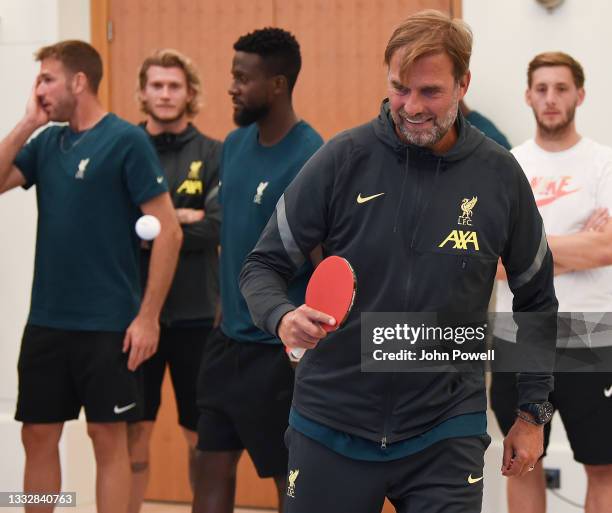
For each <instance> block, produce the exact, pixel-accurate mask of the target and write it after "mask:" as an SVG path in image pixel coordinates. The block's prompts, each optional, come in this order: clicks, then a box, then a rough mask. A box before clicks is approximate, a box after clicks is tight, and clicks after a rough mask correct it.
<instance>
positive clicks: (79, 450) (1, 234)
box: [0, 0, 93, 503]
mask: <svg viewBox="0 0 612 513" xmlns="http://www.w3.org/2000/svg"><path fill="white" fill-rule="evenodd" d="M60 39H83V40H86V41H88V40H89V39H90V34H89V0H0V63H1V65H2V80H0V98H2V116H0V138H3V137H4V136H5V135H6V134H7V133H8V132H9V131H10V130H11V129H12V128H13V126H14V125H15V124H16V123H17V121H18V120H19V119H20V118H21V116H22V115H23V112H24V108H25V104H26V100H27V98H28V95H29V94H30V91H31V88H32V84H33V81H34V77H35V76H36V72H37V69H38V65H37V63H35V62H34V58H33V53H34V52H35V51H36V50H37V49H38V48H40V47H41V46H44V45H47V44H51V43H54V42H56V41H58V40H60ZM35 231H36V198H35V192H34V190H33V189H31V190H30V191H28V192H24V191H23V190H21V189H19V190H14V191H11V192H9V193H7V194H5V195H3V196H2V197H0V240H1V241H2V246H1V247H2V251H0V320H1V322H0V354H1V358H0V434H1V436H0V451H1V453H2V454H3V458H2V462H1V463H0V490H7V491H8V490H13V491H18V490H21V489H22V480H23V479H22V469H23V450H22V448H21V443H20V438H19V428H20V425H19V424H18V423H17V422H15V421H14V420H12V416H13V414H14V408H15V400H16V397H17V369H16V367H17V357H18V354H19V344H20V339H21V332H22V330H23V326H24V324H25V321H26V318H27V313H28V307H29V301H30V287H31V283H32V268H33V261H34V240H35ZM83 424H84V423H83V422H82V421H81V422H77V423H71V424H70V425H68V426H67V428H66V429H65V431H64V436H63V439H62V444H61V458H62V461H63V462H64V463H65V465H64V467H65V471H64V487H65V488H64V489H66V490H72V491H74V490H77V491H78V498H77V500H78V501H79V502H80V503H84V502H90V501H91V500H92V498H93V487H92V484H93V480H92V476H93V468H92V454H91V449H89V447H88V446H89V442H88V440H87V438H86V434H85V430H84V425H83ZM67 463H70V465H68V464H67Z"/></svg>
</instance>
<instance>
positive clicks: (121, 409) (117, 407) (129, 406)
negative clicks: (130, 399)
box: [113, 403, 136, 415]
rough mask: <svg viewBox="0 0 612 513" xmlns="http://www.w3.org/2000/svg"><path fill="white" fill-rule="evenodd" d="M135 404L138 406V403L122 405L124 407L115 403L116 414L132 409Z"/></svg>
mask: <svg viewBox="0 0 612 513" xmlns="http://www.w3.org/2000/svg"><path fill="white" fill-rule="evenodd" d="M134 406H136V403H130V404H128V405H127V406H122V407H119V406H117V405H115V408H114V409H113V411H114V412H115V415H120V414H121V413H124V412H126V411H128V410H131V409H132V408H134Z"/></svg>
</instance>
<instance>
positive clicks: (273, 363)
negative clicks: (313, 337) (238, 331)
mask: <svg viewBox="0 0 612 513" xmlns="http://www.w3.org/2000/svg"><path fill="white" fill-rule="evenodd" d="M293 380H294V372H293V369H292V368H291V365H290V362H289V359H288V357H287V354H286V353H285V350H284V346H283V345H281V344H258V343H254V342H236V341H235V340H232V339H230V338H228V337H227V336H225V335H224V334H223V332H222V331H221V330H220V329H216V330H214V331H213V332H212V333H211V336H210V338H209V339H208V341H207V343H206V346H205V348H204V353H203V357H202V366H201V368H200V377H199V379H198V409H199V411H200V419H199V422H198V449H200V450H202V451H236V450H241V449H246V450H247V451H248V453H249V455H250V457H251V459H252V460H253V463H254V464H255V468H256V469H257V473H258V475H259V476H260V477H272V476H283V475H285V474H286V473H287V449H286V447H285V444H284V442H283V436H284V433H285V430H286V429H287V426H288V419H289V408H290V407H291V399H292V397H293Z"/></svg>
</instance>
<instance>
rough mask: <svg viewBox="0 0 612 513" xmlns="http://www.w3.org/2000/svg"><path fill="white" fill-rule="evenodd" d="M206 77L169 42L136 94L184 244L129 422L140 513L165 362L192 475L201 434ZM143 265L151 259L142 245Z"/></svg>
mask: <svg viewBox="0 0 612 513" xmlns="http://www.w3.org/2000/svg"><path fill="white" fill-rule="evenodd" d="M200 89H201V83H200V78H199V76H198V73H197V70H196V68H195V66H194V65H193V63H192V62H191V60H190V59H189V58H188V57H186V56H185V55H182V54H181V53H179V52H177V51H176V50H171V49H167V48H166V49H162V50H158V51H156V52H154V53H153V54H152V55H150V56H149V57H147V58H146V59H145V60H144V61H143V63H142V65H141V67H140V71H139V73H138V100H139V103H140V109H141V111H142V112H143V113H144V114H145V115H146V120H145V122H143V123H141V124H140V127H141V128H142V129H143V130H144V131H145V132H146V133H147V135H148V136H149V139H150V141H151V142H152V143H153V146H154V147H155V149H156V150H157V154H158V156H159V158H160V161H161V163H162V167H163V169H164V173H165V175H166V179H167V180H168V185H169V187H170V195H171V197H172V202H173V205H174V212H175V214H176V218H177V220H178V222H179V223H180V225H181V228H182V231H183V245H182V247H181V252H180V255H179V262H178V266H177V270H176V274H175V276H174V280H173V282H172V287H171V288H170V292H169V294H168V297H167V299H166V302H165V304H164V308H163V310H162V312H161V319H160V324H161V331H160V337H159V348H158V350H157V353H156V354H155V355H154V356H153V357H152V358H150V359H149V360H147V362H145V364H144V365H143V374H144V411H143V416H142V417H140V418H139V419H137V422H132V423H130V424H129V429H128V441H129V449H130V459H131V466H132V493H131V501H130V513H138V511H140V508H141V506H142V500H143V497H144V493H145V490H146V487H147V483H148V480H149V444H150V441H151V435H152V433H153V425H154V422H155V419H156V417H157V412H158V410H159V406H160V402H161V387H162V381H163V378H164V373H165V370H166V367H168V368H169V370H170V376H171V378H172V386H173V388H174V395H175V397H176V404H177V409H178V422H179V425H180V426H181V428H182V431H183V434H184V435H185V440H186V441H187V446H188V451H189V477H190V480H191V482H192V485H193V478H194V476H193V465H194V462H195V445H196V442H197V434H196V429H197V424H198V410H197V407H196V398H195V395H196V383H197V378H198V371H199V369H200V360H201V358H202V348H203V347H204V342H205V341H206V338H207V337H208V334H209V333H210V330H211V329H212V325H213V319H214V317H215V305H216V302H217V296H218V282H219V264H218V257H217V246H218V245H219V231H220V224H221V209H220V207H219V203H218V201H217V194H218V191H219V157H220V154H221V143H220V142H219V141H215V140H214V139H211V138H210V137H207V136H206V135H204V134H202V133H201V132H200V131H199V130H198V129H197V128H196V127H195V126H194V125H193V124H192V123H191V122H190V121H191V119H192V118H193V117H195V116H196V114H197V113H198V110H199V100H200ZM143 246H144V247H143V248H142V251H141V261H142V262H141V263H142V264H143V265H142V266H141V269H143V271H144V270H146V269H147V268H148V263H149V261H150V260H151V254H152V253H151V249H152V248H151V244H150V243H146V244H144V245H143Z"/></svg>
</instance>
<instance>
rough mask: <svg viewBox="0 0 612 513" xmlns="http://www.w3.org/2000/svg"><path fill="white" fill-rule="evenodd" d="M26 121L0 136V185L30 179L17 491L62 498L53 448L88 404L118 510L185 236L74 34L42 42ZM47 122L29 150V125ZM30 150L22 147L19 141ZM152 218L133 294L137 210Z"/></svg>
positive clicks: (91, 430)
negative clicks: (30, 273)
mask: <svg viewBox="0 0 612 513" xmlns="http://www.w3.org/2000/svg"><path fill="white" fill-rule="evenodd" d="M36 58H37V60H38V61H40V73H39V75H38V77H37V79H36V83H35V85H34V89H33V91H32V95H31V97H30V100H29V102H28V105H27V107H26V114H25V116H24V118H23V119H22V120H21V121H20V122H19V123H18V124H17V126H16V127H15V128H14V129H13V130H12V131H11V133H10V134H9V135H8V136H7V137H6V138H5V139H4V140H3V141H2V142H1V143H0V193H1V192H5V191H7V190H10V189H12V188H14V187H18V186H22V187H24V188H25V189H27V188H29V187H31V186H32V185H36V197H37V202H38V230H37V240H36V258H35V265H34V280H33V284H32V301H31V307H30V314H29V317H28V322H27V325H26V328H25V330H24V334H23V339H22V345H21V352H20V356H19V364H18V370H19V396H18V399H17V412H16V415H15V418H16V419H17V420H19V421H21V422H23V427H22V439H23V443H24V447H25V451H26V468H25V479H24V481H25V485H24V488H25V489H24V491H25V493H39V492H41V491H44V493H59V491H60V483H61V471H60V460H59V452H58V442H59V439H60V435H61V433H62V428H63V424H64V422H65V421H66V420H70V419H76V418H78V415H79V412H80V409H81V407H85V415H86V418H87V426H88V427H87V430H88V434H89V436H90V437H91V439H92V442H93V447H94V452H95V456H96V464H97V486H96V490H97V492H98V497H97V506H98V511H99V512H108V513H111V512H112V513H116V512H123V513H126V512H127V508H128V498H129V495H128V494H129V485H130V478H131V472H130V466H129V457H128V450H127V426H126V421H127V420H130V419H132V418H137V416H138V415H139V412H140V410H141V408H142V397H141V390H140V379H141V375H140V369H139V366H140V364H141V363H142V362H143V361H144V360H146V359H147V358H149V357H150V356H152V355H153V353H154V352H155V350H156V348H157V341H158V336H159V313H160V310H161V306H162V304H163V301H164V298H165V296H166V293H167V291H168V288H169V286H170V282H171V280H172V274H173V272H174V267H175V265H176V258H177V255H178V250H179V247H180V243H181V230H180V227H179V225H178V222H177V220H176V216H175V215H174V210H173V208H172V203H171V201H170V198H169V195H168V193H167V187H166V183H165V180H164V175H163V172H162V170H161V167H160V165H159V161H158V159H157V156H156V154H155V151H154V150H153V148H152V146H151V145H150V143H149V142H148V140H147V136H146V135H145V134H144V132H142V131H141V130H140V129H138V128H137V127H134V126H133V125H130V124H129V123H127V122H125V121H123V120H121V119H119V118H118V117H116V116H115V115H113V114H110V113H107V112H105V111H104V109H103V107H102V106H101V105H100V103H99V101H98V98H97V89H98V85H99V82H100V79H101V77H102V61H101V59H100V56H99V55H98V53H97V52H96V50H95V49H94V48H93V47H91V46H90V45H89V44H87V43H84V42H81V41H64V42H60V43H57V44H55V45H52V46H48V47H44V48H41V49H40V50H39V51H38V53H37V55H36ZM49 121H56V122H68V125H54V126H50V127H47V128H46V129H44V130H43V131H42V132H40V133H39V134H38V135H37V136H36V137H34V138H32V139H31V140H30V141H29V142H28V143H27V144H25V143H26V141H27V140H28V138H30V136H32V134H33V132H34V131H35V130H37V129H38V128H39V127H42V126H43V125H45V124H47V123H48V122H49ZM24 144H25V146H24ZM143 212H144V213H145V214H150V215H153V216H155V217H157V218H158V219H159V221H160V223H161V232H160V234H159V236H158V237H157V239H156V240H155V243H154V244H153V256H152V259H151V261H152V263H151V266H150V270H149V280H148V282H147V286H146V291H145V294H144V298H143V299H142V302H141V300H140V298H141V290H140V273H139V244H140V243H139V240H138V238H137V236H136V234H135V232H134V224H135V222H136V220H137V219H138V218H139V217H140V215H142V213H143Z"/></svg>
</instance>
